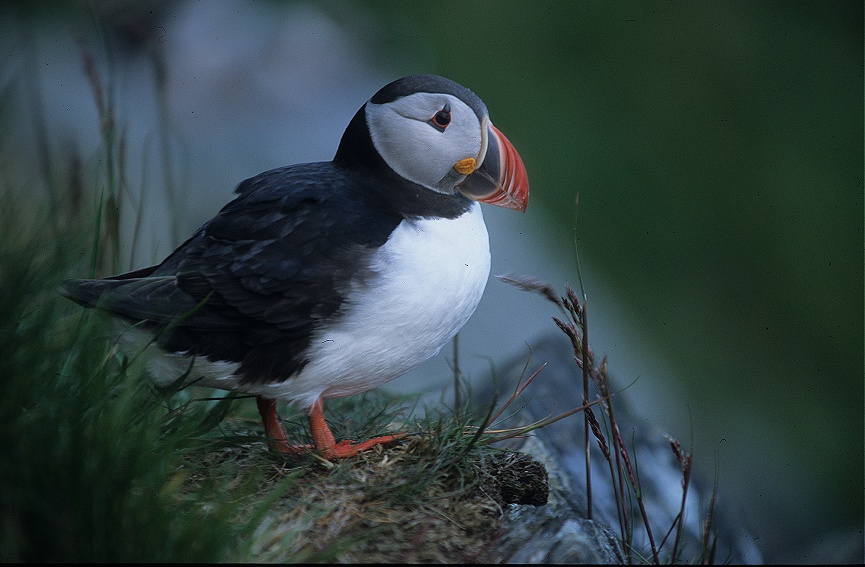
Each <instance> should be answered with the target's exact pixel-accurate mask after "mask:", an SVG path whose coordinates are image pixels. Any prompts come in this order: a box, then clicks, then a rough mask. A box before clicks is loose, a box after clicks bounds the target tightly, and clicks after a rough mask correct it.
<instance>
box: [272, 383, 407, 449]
mask: <svg viewBox="0 0 865 567" xmlns="http://www.w3.org/2000/svg"><path fill="white" fill-rule="evenodd" d="M256 403H257V404H258V412H259V413H260V414H261V420H262V422H263V423H264V433H265V435H266V436H267V439H268V443H269V444H270V448H271V449H273V450H275V451H281V452H283V453H288V454H290V455H298V454H300V453H303V452H305V451H308V450H309V449H310V448H311V447H309V446H308V445H304V446H300V447H298V446H294V445H290V444H289V443H288V436H287V435H286V434H285V429H283V427H282V423H280V421H279V417H278V416H277V414H276V400H271V399H268V398H263V397H261V396H259V397H257V398H256ZM309 429H310V433H311V434H312V443H313V446H314V447H315V449H316V450H318V452H319V453H320V454H321V456H322V457H324V458H325V459H344V458H346V457H353V456H354V455H356V454H357V453H358V452H360V451H365V450H367V449H369V448H371V447H375V446H376V445H382V444H384V443H390V442H391V441H395V440H397V439H400V438H402V437H404V435H384V436H382V437H376V438H374V439H369V440H368V441H363V442H362V443H357V444H355V443H352V442H351V441H340V442H339V443H337V442H336V439H334V437H333V433H331V431H330V427H328V426H327V422H326V421H325V419H324V405H323V404H322V402H321V400H317V401H316V402H315V403H314V404H313V405H312V407H310V408H309Z"/></svg>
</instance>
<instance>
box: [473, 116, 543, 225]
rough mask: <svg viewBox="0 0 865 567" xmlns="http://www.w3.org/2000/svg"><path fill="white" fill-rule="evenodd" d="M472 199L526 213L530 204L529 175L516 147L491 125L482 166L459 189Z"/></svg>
mask: <svg viewBox="0 0 865 567" xmlns="http://www.w3.org/2000/svg"><path fill="white" fill-rule="evenodd" d="M457 190H458V191H459V192H460V193H462V194H463V195H465V196H466V197H468V198H469V199H472V200H473V201H480V202H481V203H487V204H490V205H496V206H497V207H505V208H507V209H514V210H517V211H522V212H525V210H526V207H527V206H528V205H529V174H528V173H527V172H526V166H525V165H523V159H522V158H521V157H520V154H519V153H517V150H516V148H514V146H513V144H511V142H510V141H509V140H508V139H507V138H506V137H505V135H504V134H502V133H501V132H500V131H499V129H498V128H496V127H495V126H493V125H492V123H490V122H487V153H486V156H485V157H484V161H483V163H482V164H481V166H480V167H479V168H477V169H475V170H474V171H473V172H472V173H471V174H470V175H468V176H467V177H466V178H465V180H464V181H463V182H462V183H460V184H459V185H458V186H457Z"/></svg>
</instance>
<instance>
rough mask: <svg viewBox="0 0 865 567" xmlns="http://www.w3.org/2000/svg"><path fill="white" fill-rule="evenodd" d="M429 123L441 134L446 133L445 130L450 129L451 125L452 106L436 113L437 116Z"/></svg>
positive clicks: (446, 106) (447, 106)
mask: <svg viewBox="0 0 865 567" xmlns="http://www.w3.org/2000/svg"><path fill="white" fill-rule="evenodd" d="M427 122H429V124H430V125H431V126H432V127H433V128H435V129H436V130H438V131H439V132H444V131H445V128H447V127H448V124H450V123H451V107H450V105H447V104H446V105H445V106H444V108H442V109H441V110H439V111H438V112H436V113H435V116H433V117H432V118H430V119H429V120H428V121H427Z"/></svg>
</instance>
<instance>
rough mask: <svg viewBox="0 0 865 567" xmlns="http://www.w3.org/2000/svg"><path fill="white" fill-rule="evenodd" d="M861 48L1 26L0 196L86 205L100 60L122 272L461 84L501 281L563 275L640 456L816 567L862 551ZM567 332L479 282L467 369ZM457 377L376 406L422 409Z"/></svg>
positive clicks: (711, 21) (215, 14) (512, 31)
mask: <svg viewBox="0 0 865 567" xmlns="http://www.w3.org/2000/svg"><path fill="white" fill-rule="evenodd" d="M862 36H863V17H862V4H861V3H858V2H832V3H817V2H760V3H750V2H648V3H635V2H604V3H588V2H560V1H553V2H545V3H539V2H497V1H492V0H490V1H469V2H466V1H460V2H456V1H445V2H435V3H429V2H416V3H408V2H399V1H376V2H373V1H369V2H342V1H336V0H334V1H329V2H299V1H294V2H288V1H286V2H276V1H271V2H252V1H249V0H230V1H228V0H225V1H219V2H192V1H179V2H146V1H126V2H105V3H102V2H90V3H77V2H75V3H73V2H69V3H61V2H56V3H50V2H48V3H39V4H38V7H37V8H34V7H33V5H32V4H30V3H24V2H22V3H14V2H13V3H8V4H6V5H4V7H3V8H2V9H0V49H2V51H0V93H2V95H0V101H2V105H0V121H2V123H3V124H4V129H5V130H7V133H8V132H13V133H14V134H13V135H11V136H10V135H7V136H5V137H4V145H3V146H0V167H2V174H3V175H4V176H6V178H7V179H13V180H16V183H19V182H20V183H21V184H22V185H23V186H26V188H27V190H28V192H29V193H30V195H31V196H33V195H41V194H45V195H47V194H48V193H49V191H48V189H47V187H48V186H49V185H50V184H51V183H50V182H49V180H51V179H53V180H55V181H56V180H62V179H63V178H64V176H66V175H68V171H69V167H68V166H69V163H71V158H70V156H72V155H73V154H75V155H78V156H80V158H81V159H82V164H83V168H84V170H85V172H88V173H91V174H93V175H94V176H95V177H97V178H98V172H99V171H101V166H102V164H101V162H100V159H101V156H102V155H103V154H104V152H103V151H102V150H101V147H100V144H101V140H100V137H99V130H98V118H97V114H96V110H95V104H94V100H93V93H92V89H91V88H90V86H89V85H88V82H87V79H86V77H85V74H84V72H83V65H82V59H83V54H91V55H93V56H94V57H95V58H96V62H97V69H98V70H99V71H100V72H101V73H102V78H103V80H104V81H105V85H106V93H105V94H106V97H108V98H109V99H110V100H112V101H113V103H114V104H115V112H116V118H117V120H118V124H120V126H121V131H122V132H123V136H124V139H125V144H126V146H125V152H126V163H125V167H126V178H125V183H126V186H125V192H126V193H127V195H128V196H127V198H126V200H125V202H124V204H125V208H124V215H125V216H124V219H125V221H126V222H125V225H124V227H125V229H126V231H127V232H126V238H125V243H126V246H125V248H124V251H123V254H122V258H123V259H124V267H126V266H127V265H128V266H129V267H138V266H142V265H145V264H147V263H150V262H152V261H155V260H159V259H160V258H161V257H162V256H164V255H165V254H166V253H167V252H169V251H170V250H171V248H172V247H173V246H174V245H176V244H178V243H179V242H180V241H181V240H182V239H183V238H184V237H185V236H186V235H187V234H188V233H190V232H191V231H192V230H194V228H195V227H196V226H197V225H198V224H200V223H201V222H203V221H205V220H206V219H207V218H209V217H210V216H211V215H213V214H214V213H215V212H216V211H217V210H218V209H219V208H220V207H221V206H222V205H223V204H224V203H225V202H227V201H228V200H229V199H230V198H231V192H232V190H233V188H234V186H235V185H236V184H237V182H239V181H240V180H242V179H244V178H245V177H248V176H251V175H254V174H256V173H258V172H260V171H263V170H265V169H268V168H271V167H277V166H280V165H285V164H289V163H295V162H302V161H319V160H324V159H329V158H330V157H331V156H332V154H333V152H334V150H335V148H336V145H337V143H338V140H339V136H340V135H341V133H342V130H343V128H344V127H345V125H346V124H347V122H348V120H349V119H350V118H351V116H352V115H353V114H354V112H355V111H356V110H357V108H358V107H359V106H360V105H361V104H362V103H363V102H364V101H365V100H366V99H367V98H368V97H369V96H371V94H372V93H374V92H375V90H377V89H378V88H379V87H380V86H382V85H383V84H385V83H386V82H388V81H390V80H392V79H394V78H396V77H398V76H401V75H404V74H411V73H417V72H434V73H439V74H442V75H445V76H448V77H450V78H452V79H454V80H457V81H459V82H461V83H463V84H465V85H466V86H468V87H469V88H471V89H472V90H474V91H475V92H476V93H478V94H479V95H480V96H481V98H483V99H484V101H485V102H486V103H487V106H488V107H489V109H490V112H491V116H492V119H493V121H494V122H495V124H496V125H497V126H498V127H499V128H500V129H501V130H502V131H503V132H505V133H506V135H507V136H508V137H509V138H510V139H511V141H512V142H514V144H515V145H516V146H517V148H519V150H520V152H521V154H522V157H523V159H524V161H525V163H526V167H527V168H528V171H529V175H530V179H531V184H532V197H531V198H532V200H531V204H530V207H529V210H528V213H527V214H526V215H518V214H516V213H514V212H512V211H504V210H498V209H495V210H491V208H487V210H486V213H485V214H486V217H487V220H488V225H489V227H490V234H491V246H492V251H493V272H494V273H495V274H502V273H512V274H521V275H531V276H535V277H538V278H539V279H542V280H545V281H548V282H550V283H551V284H553V285H554V286H555V287H556V288H557V289H559V290H561V291H564V286H565V285H571V286H573V287H578V285H579V281H578V279H577V253H578V256H579V267H580V269H581V272H582V276H583V278H582V279H583V284H584V285H585V291H586V293H587V296H588V298H589V318H590V319H589V322H590V341H591V343H592V346H593V348H594V350H595V351H596V353H598V354H599V355H608V356H609V365H610V368H611V371H612V372H613V374H614V375H615V377H616V379H617V380H618V382H619V384H620V385H625V384H628V383H630V382H631V381H633V380H635V379H636V380H637V382H636V384H635V385H634V386H633V387H632V388H630V389H629V390H628V391H627V392H626V393H625V394H624V395H625V396H627V397H629V398H630V400H631V402H633V403H634V404H636V405H637V406H638V407H639V409H640V411H641V412H643V413H644V414H645V416H646V424H647V427H650V426H651V427H657V428H659V429H660V430H662V431H667V432H669V433H670V434H672V435H673V436H675V437H677V438H679V439H680V440H681V441H682V442H683V443H684V444H685V445H686V446H689V445H690V446H692V447H693V451H694V453H695V459H696V461H697V463H698V467H699V469H700V470H701V472H702V473H703V474H705V475H706V476H707V477H708V478H710V479H711V478H713V477H714V475H715V474H717V478H718V482H719V488H720V489H721V490H722V491H724V492H726V493H728V494H732V495H733V496H734V497H735V499H736V501H737V502H738V504H739V506H740V507H741V518H740V520H741V522H743V523H744V524H746V525H747V526H748V527H750V528H751V529H752V530H753V533H754V534H755V537H756V538H757V542H758V544H759V545H761V546H762V547H763V549H764V550H765V551H766V553H767V558H768V559H769V560H770V561H771V560H781V559H790V560H794V561H796V560H807V559H808V557H809V556H808V555H807V553H811V551H800V550H811V549H814V548H813V547H812V546H813V545H816V544H820V543H821V542H822V543H824V544H827V545H835V544H834V542H836V541H839V539H838V538H840V541H842V542H845V541H850V539H851V538H852V539H853V540H856V541H858V544H859V545H860V546H861V544H862V538H863V536H862V525H863V524H862V512H863V502H862V494H863V492H862V480H863V458H862V456H863V438H862V433H863V421H862V420H863V404H862V399H863V397H862V394H863V366H862V364H863V356H862V355H863V350H862V349H863V334H862V331H863V328H862V327H863V326H862V322H863V321H862V314H863V302H862V300H863V289H862V275H863V274H862V260H863V248H862V244H863V235H862V225H863V223H862V219H863V189H862V177H863V144H862V137H863V115H862V110H863V76H862V70H863V67H862V64H863V44H862ZM155 62H159V65H156V64H155ZM156 67H158V68H160V69H162V71H160V72H159V73H157V72H155V71H154V69H155V68H156ZM160 73H161V74H160ZM160 81H164V82H160ZM160 85H162V86H160ZM9 140H15V143H9ZM42 141H47V142H46V143H43V142H42ZM45 157H48V158H50V159H49V160H48V163H50V164H51V165H50V166H49V167H48V168H47V169H46V168H45V167H43V166H42V165H40V164H44V163H46V162H45V159H44V158H45ZM21 180H24V181H23V182H22V181H21ZM97 185H98V184H97ZM95 190H96V189H94V191H95ZM577 197H578V204H576V203H577ZM139 211H141V217H140V220H139V221H136V217H137V216H138V214H139ZM134 226H137V227H138V229H137V231H133V229H132V227H134ZM554 314H555V311H554V310H553V308H552V306H551V305H549V304H547V303H545V302H544V301H543V300H541V299H539V298H536V297H535V296H532V295H529V294H526V293H523V292H520V291H517V290H515V289H513V288H511V287H509V286H507V285H505V284H503V283H501V282H499V281H497V280H495V279H492V280H491V281H490V285H489V287H488V291H487V294H486V296H485V298H484V301H483V302H482V305H481V307H480V308H479V310H478V313H477V314H476V317H475V318H474V319H473V320H472V321H471V322H470V323H469V325H468V326H467V327H466V329H465V330H464V332H463V333H462V334H461V339H460V341H461V342H460V355H461V366H462V370H463V371H464V372H465V373H466V374H468V375H469V377H470V378H472V379H474V380H478V379H480V377H482V376H484V375H485V374H486V373H487V371H488V369H489V367H490V364H491V363H492V364H493V365H495V362H496V361H501V360H503V359H505V358H507V357H509V356H511V355H513V354H514V353H520V352H524V353H525V354H526V356H528V355H529V352H530V349H531V344H532V342H533V341H536V340H537V337H539V336H541V335H542V334H543V333H545V332H555V330H554V327H553V326H552V323H551V320H550V316H551V315H554ZM450 354H451V353H450V351H449V350H448V349H445V351H444V352H443V355H442V356H440V357H438V359H436V360H433V361H431V362H430V363H428V364H427V365H425V366H424V367H423V368H421V369H419V370H418V371H416V372H413V373H411V374H409V375H407V376H405V377H403V378H401V379H399V380H397V381H395V382H394V383H393V384H392V386H391V387H392V388H393V389H397V390H400V391H418V390H427V391H431V392H433V394H434V395H437V394H436V393H437V392H439V391H440V390H441V388H442V387H444V386H445V385H447V384H448V380H449V357H450ZM535 362H537V363H540V362H542V361H535ZM845 538H846V539H845ZM857 538H858V539H857ZM838 545H842V544H838ZM810 557H811V558H813V557H814V556H813V555H810Z"/></svg>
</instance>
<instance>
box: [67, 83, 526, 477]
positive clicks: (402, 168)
mask: <svg viewBox="0 0 865 567" xmlns="http://www.w3.org/2000/svg"><path fill="white" fill-rule="evenodd" d="M235 193H236V195H235V196H234V198H233V200H231V201H230V202H228V204H226V205H225V206H224V207H223V208H222V209H221V210H220V211H219V212H218V213H217V214H216V216H214V217H213V218H212V219H210V220H209V221H207V222H205V223H204V224H203V225H202V226H200V227H199V228H198V229H197V230H196V231H195V232H194V234H192V236H190V237H189V238H188V239H187V240H186V241H185V242H183V243H182V244H181V245H180V246H179V247H177V249H175V250H174V251H173V252H171V253H170V254H169V255H168V256H167V257H165V259H164V260H163V261H162V262H160V263H159V264H156V265H153V266H149V267H145V268H142V269H137V270H134V271H131V272H127V273H123V274H120V275H115V276H110V277H105V278H100V279H68V280H65V281H63V282H62V283H61V290H60V293H61V294H62V295H64V296H65V297H67V298H69V299H71V300H73V301H75V302H76V303H78V304H80V305H82V306H84V307H87V308H95V309H96V310H97V311H101V312H104V313H107V314H108V315H109V316H110V319H112V320H113V321H114V322H115V324H116V326H117V330H116V331H117V333H118V334H117V342H118V345H119V346H120V347H121V350H122V351H124V352H126V353H127V354H142V355H143V356H144V357H145V360H146V364H145V366H146V374H147V375H148V377H149V378H150V380H152V381H153V382H154V383H155V384H157V385H160V386H164V385H168V384H172V383H174V382H175V381H177V380H185V381H186V382H185V383H192V384H195V385H197V386H205V387H210V388H215V389H222V390H228V391H233V392H237V393H241V394H244V395H248V396H254V397H255V398H256V402H257V406H258V410H259V413H260V415H261V419H262V423H263V426H264V433H265V437H266V439H267V440H268V444H269V447H270V448H271V449H274V450H276V451H279V452H282V453H285V454H288V455H298V454H300V453H304V452H315V453H317V454H319V455H320V456H321V457H323V458H325V459H328V460H336V459H344V458H348V457H352V456H355V455H356V454H357V453H358V452H360V451H365V450H368V449H370V448H372V447H375V446H377V445H384V444H388V443H391V442H394V441H396V440H398V439H400V438H401V437H402V435H399V434H397V435H385V436H381V437H376V438H373V439H368V440H365V441H359V442H355V441H352V440H342V441H339V442H337V441H336V439H335V437H334V435H333V433H332V432H331V430H330V428H329V426H328V424H327V421H326V420H325V417H324V405H323V404H324V401H325V400H327V399H331V398H338V397H343V396H349V395H353V394H358V393H361V392H364V391H367V390H370V389H373V388H376V387H378V386H380V385H382V384H384V383H386V382H388V381H390V380H393V379H395V378H397V377H399V376H401V375H403V374H405V373H406V372H408V371H409V370H411V369H412V368H414V367H416V366H418V365H419V364H421V363H422V362H424V361H425V360H427V359H429V358H430V357H432V356H434V355H436V354H437V353H438V352H439V351H440V350H441V348H442V347H443V346H444V345H445V344H447V343H448V342H449V341H450V340H451V339H452V338H453V337H454V336H455V335H456V333H457V332H458V331H459V330H460V329H461V328H462V327H463V325H464V324H465V323H466V322H467V321H468V320H469V318H470V317H471V315H472V314H473V313H474V311H475V308H476V307H477V305H478V303H479V301H480V299H481V296H482V295H483V292H484V288H485V287H486V284H487V280H488V277H489V271H490V250H489V237H488V233H487V229H486V226H485V224H484V220H483V213H482V210H481V205H480V204H481V203H485V204H489V205H494V206H499V207H504V208H508V209H513V210H516V211H521V212H524V211H525V210H526V207H527V205H528V198H529V182H528V174H527V172H526V167H525V165H524V163H523V160H522V158H521V157H520V154H519V153H518V152H517V150H516V149H515V147H514V146H513V144H512V143H511V142H510V141H509V140H508V139H507V138H506V137H505V135H504V134H502V133H501V131H499V130H498V129H497V128H496V127H495V126H493V123H492V122H491V120H490V117H489V113H488V111H487V107H486V105H485V104H484V103H483V102H482V101H481V99H480V98H479V97H478V96H477V95H476V94H475V93H474V92H472V91H471V90H469V89H468V88H467V87H464V86H463V85H461V84H459V83H456V82H454V81H452V80H450V79H447V78H445V77H441V76H438V75H432V74H420V75H410V76H406V77H402V78H399V79H397V80H395V81H393V82H390V83H388V84H387V85H385V86H384V87H382V88H381V89H380V90H378V92H376V93H375V94H374V95H373V96H372V97H371V98H370V99H369V100H367V101H366V102H365V103H364V104H363V105H362V106H361V107H360V109H359V110H358V111H357V113H356V114H355V115H354V117H353V118H352V119H351V120H350V122H349V124H348V126H347V127H346V129H345V131H344V133H343V135H342V138H341V139H340V142H339V145H338V147H337V151H336V153H335V155H334V157H333V159H332V160H331V161H329V162H328V161H326V162H315V163H304V164H295V165H289V166H284V167H278V168H276V169H271V170H269V171H265V172H263V173H260V174H258V175H256V176H254V177H251V178H249V179H246V180H245V181H242V182H241V183H240V184H239V185H237V187H236V189H235ZM277 403H287V404H295V405H298V406H300V407H302V408H304V409H305V411H306V414H307V419H308V422H309V432H310V439H311V441H312V445H311V446H310V445H292V444H291V443H290V441H289V439H288V436H287V434H286V432H285V429H284V428H283V426H282V423H281V421H280V419H279V414H278V408H277Z"/></svg>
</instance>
